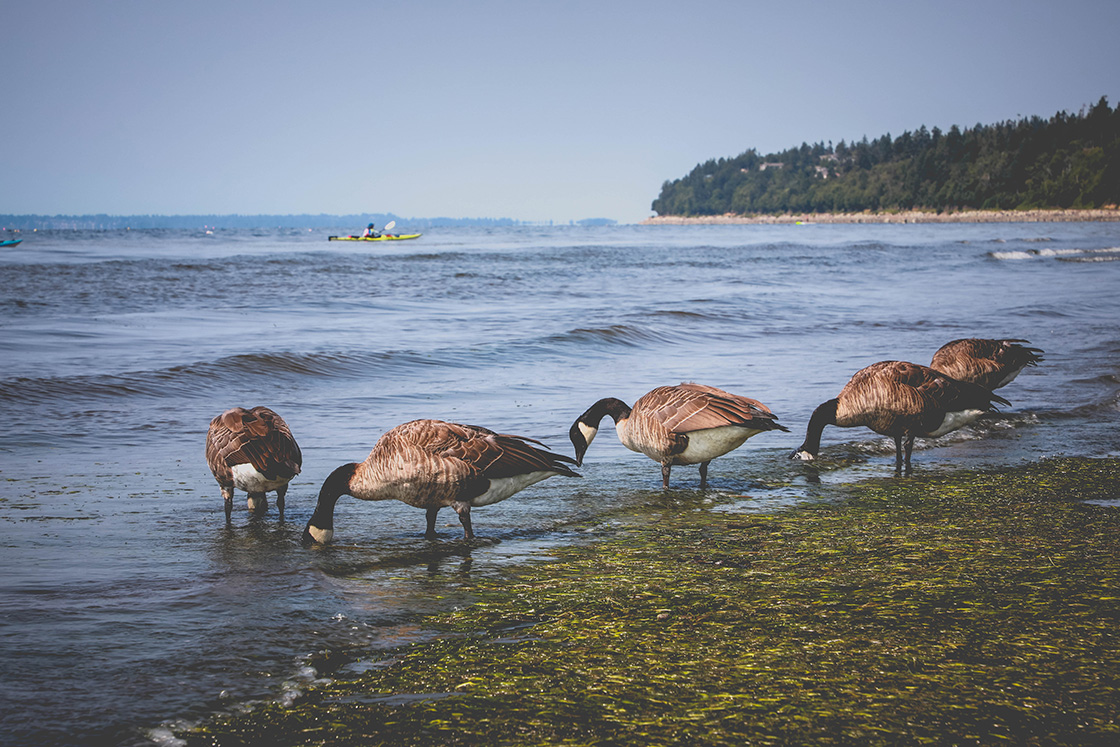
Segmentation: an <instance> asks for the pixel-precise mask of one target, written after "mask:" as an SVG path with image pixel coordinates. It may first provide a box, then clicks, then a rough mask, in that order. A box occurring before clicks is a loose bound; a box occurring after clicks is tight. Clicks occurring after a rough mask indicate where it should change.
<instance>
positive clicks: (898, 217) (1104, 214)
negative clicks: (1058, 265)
mask: <svg viewBox="0 0 1120 747" xmlns="http://www.w3.org/2000/svg"><path fill="white" fill-rule="evenodd" d="M1111 221H1120V209H1094V210H955V211H946V212H940V213H939V212H932V211H924V210H902V211H898V212H887V213H872V212H863V213H785V214H783V215H737V214H735V213H725V214H724V215H700V216H681V215H657V216H653V217H651V218H646V219H645V220H643V221H641V222H640V223H639V224H638V225H641V226H710V225H792V224H799V223H829V224H845V223H866V224H875V223H1084V222H1111Z"/></svg>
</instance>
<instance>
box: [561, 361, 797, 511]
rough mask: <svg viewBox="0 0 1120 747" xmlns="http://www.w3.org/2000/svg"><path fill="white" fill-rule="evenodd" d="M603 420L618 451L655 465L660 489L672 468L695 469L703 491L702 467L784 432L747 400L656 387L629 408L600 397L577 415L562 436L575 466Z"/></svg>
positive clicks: (686, 387) (696, 387)
mask: <svg viewBox="0 0 1120 747" xmlns="http://www.w3.org/2000/svg"><path fill="white" fill-rule="evenodd" d="M604 415H610V416H611V418H613V419H614V426H615V431H616V432H617V433H618V440H619V441H621V442H622V445H623V446H625V447H626V448H628V449H630V450H631V451H638V452H641V453H642V454H645V455H646V456H648V457H649V458H650V459H652V460H654V461H655V462H660V463H661V484H662V487H664V488H665V489H668V487H669V471H670V470H671V469H672V467H673V465H674V464H699V465H700V489H701V490H703V489H704V488H706V487H707V486H708V463H709V462H711V461H712V460H713V459H715V458H716V457H718V456H723V455H724V454H726V453H727V452H729V451H731V450H733V449H737V448H739V447H740V446H742V445H743V442H745V441H746V440H747V439H748V438H750V437H751V436H754V435H757V434H759V433H762V432H763V431H775V430H777V431H787V432H788V431H789V429H788V428H786V427H784V426H781V425H778V423H777V422H775V421H776V418H775V416H774V414H773V413H771V412H770V408H768V407H767V406H766V405H764V404H762V403H761V402H759V401H757V400H753V399H750V398H749V397H741V396H739V395H737V394H731V393H730V392H725V391H723V390H722V389H716V388H715V387H713V386H704V385H702V384H692V383H683V384H680V385H679V386H659V387H657V388H656V389H654V390H652V391H650V392H649V393H647V394H644V395H642V397H641V398H640V399H638V401H637V402H635V403H634V406H633V407H628V406H627V405H626V403H625V402H623V401H622V400H620V399H615V398H614V397H606V398H604V399H601V400H599V401H598V402H596V403H595V404H593V405H591V407H589V408H588V409H587V412H585V413H583V414H582V415H580V416H579V418H578V419H577V420H576V422H575V423H573V424H572V427H571V429H570V430H569V431H568V435H569V436H570V437H571V439H572V445H573V446H575V449H576V464H577V465H580V464H583V456H584V454H586V453H587V447H588V446H590V445H591V441H592V440H594V438H595V434H596V433H598V432H599V422H600V421H601V420H602V419H603V416H604Z"/></svg>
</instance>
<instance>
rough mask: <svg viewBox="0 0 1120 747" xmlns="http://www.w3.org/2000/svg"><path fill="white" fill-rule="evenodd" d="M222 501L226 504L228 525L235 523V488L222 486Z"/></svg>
mask: <svg viewBox="0 0 1120 747" xmlns="http://www.w3.org/2000/svg"><path fill="white" fill-rule="evenodd" d="M222 500H223V501H225V503H226V523H227V524H231V523H233V488H227V487H225V486H224V485H223V486H222Z"/></svg>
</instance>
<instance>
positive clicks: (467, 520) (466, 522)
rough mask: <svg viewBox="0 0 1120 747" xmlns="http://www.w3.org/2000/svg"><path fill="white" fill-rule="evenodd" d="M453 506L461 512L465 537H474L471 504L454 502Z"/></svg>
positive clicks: (456, 510)
mask: <svg viewBox="0 0 1120 747" xmlns="http://www.w3.org/2000/svg"><path fill="white" fill-rule="evenodd" d="M451 507H452V508H454V509H455V513H457V514H459V523H460V524H462V525H463V538H464V539H474V530H473V529H472V528H471V504H469V503H453V504H451Z"/></svg>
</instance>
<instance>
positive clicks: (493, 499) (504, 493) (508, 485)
mask: <svg viewBox="0 0 1120 747" xmlns="http://www.w3.org/2000/svg"><path fill="white" fill-rule="evenodd" d="M555 474H559V473H557V472H551V471H541V472H530V473H528V474H525V475H517V476H516V477H498V478H492V479H491V480H490V489H489V490H487V491H486V492H485V493H483V494H482V495H480V496H478V497H477V498H475V499H474V500H473V501H471V505H472V506H489V505H490V504H491V503H497V502H498V501H504V500H505V499H506V498H509V497H510V496H511V495H513V494H514V493H516V492H518V491H520V490H524V489H525V488H527V487H529V486H530V485H532V484H533V483H537V482H540V481H541V480H544V479H545V478H547V477H552V476H553V475H555Z"/></svg>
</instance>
